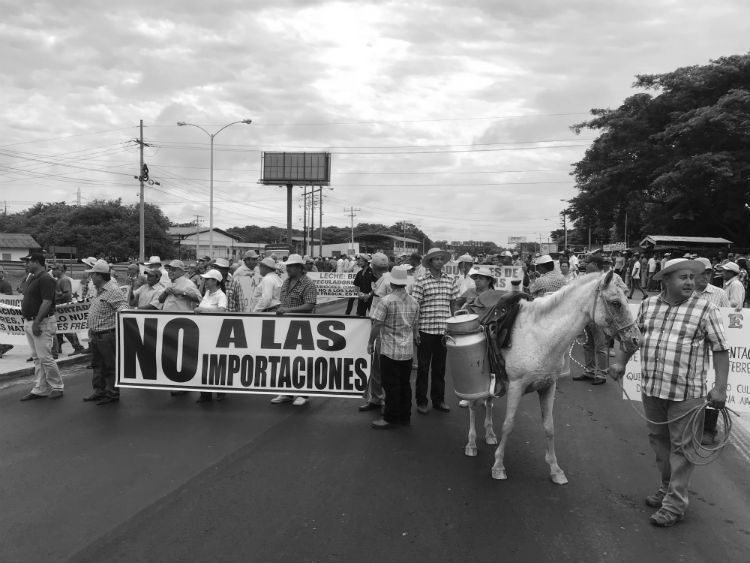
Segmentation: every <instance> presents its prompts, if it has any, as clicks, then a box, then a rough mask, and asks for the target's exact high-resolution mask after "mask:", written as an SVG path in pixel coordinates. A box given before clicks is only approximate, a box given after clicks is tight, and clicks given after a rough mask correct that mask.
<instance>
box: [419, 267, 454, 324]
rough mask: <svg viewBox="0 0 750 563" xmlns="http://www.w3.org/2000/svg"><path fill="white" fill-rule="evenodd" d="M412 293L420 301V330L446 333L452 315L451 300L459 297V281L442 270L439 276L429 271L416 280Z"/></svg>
mask: <svg viewBox="0 0 750 563" xmlns="http://www.w3.org/2000/svg"><path fill="white" fill-rule="evenodd" d="M411 295H412V297H414V299H416V300H417V303H419V331H420V332H426V333H427V334H445V329H446V327H447V323H446V322H445V321H446V320H448V318H450V316H451V307H450V304H451V301H455V300H456V299H458V281H457V280H456V278H454V277H451V276H449V275H448V274H446V273H445V272H441V273H440V276H439V277H437V278H436V277H435V276H433V275H432V273H431V272H430V271H429V270H427V272H426V273H425V274H424V275H423V276H422V277H420V278H418V279H417V281H416V282H414V287H412V290H411Z"/></svg>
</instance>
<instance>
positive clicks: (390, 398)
mask: <svg viewBox="0 0 750 563" xmlns="http://www.w3.org/2000/svg"><path fill="white" fill-rule="evenodd" d="M411 363H412V359H411V358H409V359H408V360H393V359H391V358H389V357H388V356H385V355H383V354H380V372H381V373H380V376H381V378H382V380H383V390H384V391H385V410H384V411H383V419H385V420H386V421H388V422H393V423H397V424H408V423H409V419H410V418H411V382H410V381H409V380H410V378H411Z"/></svg>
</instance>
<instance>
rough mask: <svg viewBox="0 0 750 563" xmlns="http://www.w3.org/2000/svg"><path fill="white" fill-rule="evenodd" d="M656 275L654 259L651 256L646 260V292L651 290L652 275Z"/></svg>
mask: <svg viewBox="0 0 750 563" xmlns="http://www.w3.org/2000/svg"><path fill="white" fill-rule="evenodd" d="M655 273H656V257H655V256H654V255H651V257H650V258H649V259H648V277H647V278H646V291H651V290H653V289H654V288H653V283H654V281H653V280H654V274H655Z"/></svg>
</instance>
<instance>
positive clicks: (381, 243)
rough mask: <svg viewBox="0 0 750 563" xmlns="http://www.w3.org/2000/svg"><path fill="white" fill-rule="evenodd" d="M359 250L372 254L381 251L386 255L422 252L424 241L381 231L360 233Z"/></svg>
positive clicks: (358, 237)
mask: <svg viewBox="0 0 750 563" xmlns="http://www.w3.org/2000/svg"><path fill="white" fill-rule="evenodd" d="M357 239H358V242H359V248H360V250H361V252H367V253H368V254H372V253H374V252H382V253H384V254H386V255H388V256H398V255H400V254H404V253H406V254H412V253H413V252H419V253H420V254H423V253H424V243H423V242H422V241H418V240H414V239H412V238H407V237H399V236H395V235H387V234H383V233H361V234H360V235H358V236H357Z"/></svg>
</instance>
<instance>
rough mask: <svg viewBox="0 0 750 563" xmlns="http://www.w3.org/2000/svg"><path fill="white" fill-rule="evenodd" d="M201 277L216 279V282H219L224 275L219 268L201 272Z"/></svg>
mask: <svg viewBox="0 0 750 563" xmlns="http://www.w3.org/2000/svg"><path fill="white" fill-rule="evenodd" d="M201 277H202V278H211V279H212V280H216V281H217V282H220V281H221V280H223V279H224V276H222V275H221V272H220V271H219V270H209V271H208V272H206V273H205V274H201Z"/></svg>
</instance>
